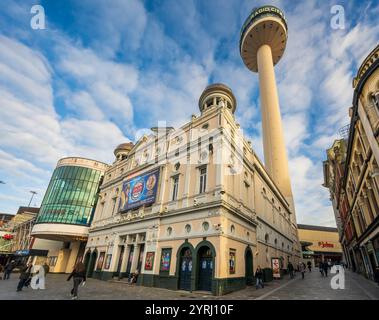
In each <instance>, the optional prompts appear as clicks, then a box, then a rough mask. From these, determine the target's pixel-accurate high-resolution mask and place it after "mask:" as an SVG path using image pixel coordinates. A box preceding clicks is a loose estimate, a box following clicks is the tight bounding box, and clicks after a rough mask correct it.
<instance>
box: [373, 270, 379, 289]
mask: <svg viewBox="0 0 379 320" xmlns="http://www.w3.org/2000/svg"><path fill="white" fill-rule="evenodd" d="M374 277H375V281H376V283H377V284H378V286H379V266H377V267H376V268H375V271H374Z"/></svg>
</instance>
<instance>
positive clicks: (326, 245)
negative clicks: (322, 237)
mask: <svg viewBox="0 0 379 320" xmlns="http://www.w3.org/2000/svg"><path fill="white" fill-rule="evenodd" d="M318 245H319V246H320V247H321V248H334V244H333V243H328V242H323V241H322V242H319V243H318Z"/></svg>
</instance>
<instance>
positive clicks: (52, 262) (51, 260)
mask: <svg viewBox="0 0 379 320" xmlns="http://www.w3.org/2000/svg"><path fill="white" fill-rule="evenodd" d="M57 260H58V257H49V266H50V267H54V266H55V265H56V263H57Z"/></svg>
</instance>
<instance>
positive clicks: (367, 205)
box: [324, 46, 379, 279]
mask: <svg viewBox="0 0 379 320" xmlns="http://www.w3.org/2000/svg"><path fill="white" fill-rule="evenodd" d="M353 87H354V98H353V106H352V108H350V110H349V114H350V116H351V123H350V131H349V138H348V142H347V149H346V154H345V155H342V156H343V157H344V158H346V159H345V160H344V161H342V162H341V165H342V167H341V168H342V171H341V170H339V171H341V172H340V173H339V179H330V172H331V170H329V169H328V168H327V167H328V166H330V165H331V162H330V161H328V162H327V163H326V166H327V167H326V170H324V173H325V181H326V186H327V187H328V188H329V189H330V190H331V198H332V200H333V201H334V203H335V205H334V207H335V211H337V212H338V213H337V215H338V216H340V218H341V229H342V230H343V232H342V234H341V236H340V240H341V243H342V246H343V249H344V253H345V256H346V259H347V261H348V263H349V265H350V267H351V268H352V269H353V270H354V271H357V272H359V273H362V274H364V275H365V276H366V277H368V278H371V279H373V278H374V272H375V268H377V267H378V266H379V167H378V162H379V46H377V47H376V48H375V49H374V50H373V51H372V52H371V53H370V54H369V55H368V56H367V58H366V59H365V60H364V62H363V63H362V65H361V67H360V69H359V71H358V73H357V76H356V77H355V78H354V80H353ZM332 171H333V170H332ZM328 180H329V181H331V183H328Z"/></svg>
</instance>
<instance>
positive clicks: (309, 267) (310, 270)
mask: <svg viewBox="0 0 379 320" xmlns="http://www.w3.org/2000/svg"><path fill="white" fill-rule="evenodd" d="M307 265H308V270H309V272H312V262H310V261H308V262H307Z"/></svg>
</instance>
